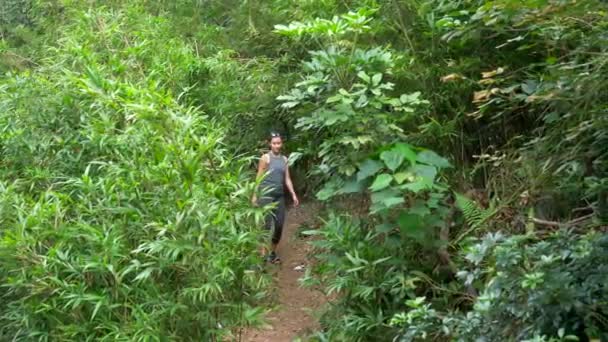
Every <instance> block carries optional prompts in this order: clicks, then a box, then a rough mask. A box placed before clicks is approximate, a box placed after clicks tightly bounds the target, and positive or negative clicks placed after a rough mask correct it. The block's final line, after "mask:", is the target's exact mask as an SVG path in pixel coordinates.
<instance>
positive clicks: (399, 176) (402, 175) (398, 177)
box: [393, 172, 415, 184]
mask: <svg viewBox="0 0 608 342" xmlns="http://www.w3.org/2000/svg"><path fill="white" fill-rule="evenodd" d="M393 177H394V178H395V181H397V184H401V183H403V182H404V181H405V180H406V179H407V180H408V181H410V182H413V181H414V179H415V177H414V174H412V173H411V172H398V173H395V174H394V175H393Z"/></svg>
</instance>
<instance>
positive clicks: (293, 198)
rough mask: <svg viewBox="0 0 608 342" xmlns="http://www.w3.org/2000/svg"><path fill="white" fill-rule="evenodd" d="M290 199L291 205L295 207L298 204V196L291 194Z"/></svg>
mask: <svg viewBox="0 0 608 342" xmlns="http://www.w3.org/2000/svg"><path fill="white" fill-rule="evenodd" d="M291 199H292V200H293V206H294V207H297V206H298V205H300V201H299V200H298V196H296V194H295V193H293V194H291Z"/></svg>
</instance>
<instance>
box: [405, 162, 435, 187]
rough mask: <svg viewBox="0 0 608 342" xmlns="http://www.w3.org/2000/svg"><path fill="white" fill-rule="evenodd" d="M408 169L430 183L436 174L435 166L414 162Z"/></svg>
mask: <svg viewBox="0 0 608 342" xmlns="http://www.w3.org/2000/svg"><path fill="white" fill-rule="evenodd" d="M410 170H411V171H412V172H413V173H414V174H416V176H419V177H422V178H423V179H424V181H426V182H427V183H430V184H432V183H433V182H434V181H435V176H437V168H436V167H434V166H430V165H423V164H416V165H414V166H412V167H411V168H410Z"/></svg>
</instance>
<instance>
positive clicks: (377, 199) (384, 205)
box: [370, 188, 405, 214]
mask: <svg viewBox="0 0 608 342" xmlns="http://www.w3.org/2000/svg"><path fill="white" fill-rule="evenodd" d="M371 201H372V206H371V208H370V213H372V214H375V213H377V212H379V211H381V210H386V209H389V208H391V207H393V206H395V205H398V204H401V203H403V202H405V200H404V198H403V196H402V195H401V193H400V192H399V191H397V190H395V189H392V188H388V189H384V190H382V191H378V192H374V193H372V195H371Z"/></svg>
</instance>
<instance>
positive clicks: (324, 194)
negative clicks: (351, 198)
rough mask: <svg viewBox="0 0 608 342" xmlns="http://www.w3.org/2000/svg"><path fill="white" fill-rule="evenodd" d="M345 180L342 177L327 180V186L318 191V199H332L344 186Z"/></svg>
mask: <svg viewBox="0 0 608 342" xmlns="http://www.w3.org/2000/svg"><path fill="white" fill-rule="evenodd" d="M343 184H344V183H343V181H342V180H341V179H337V178H334V179H332V180H331V181H329V182H327V183H326V184H325V186H323V188H322V189H321V190H319V192H317V194H316V196H317V199H318V200H320V201H325V200H328V199H330V198H331V197H333V196H336V195H338V190H339V189H340V188H341V187H342V185H343Z"/></svg>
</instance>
